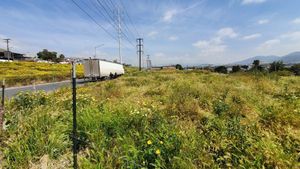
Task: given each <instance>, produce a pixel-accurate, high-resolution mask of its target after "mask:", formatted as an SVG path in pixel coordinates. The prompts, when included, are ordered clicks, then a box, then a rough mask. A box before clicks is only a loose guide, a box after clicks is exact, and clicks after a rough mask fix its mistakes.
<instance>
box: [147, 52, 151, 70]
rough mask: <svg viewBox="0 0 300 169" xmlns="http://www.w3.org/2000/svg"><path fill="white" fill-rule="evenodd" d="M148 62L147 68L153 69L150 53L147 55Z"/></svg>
mask: <svg viewBox="0 0 300 169" xmlns="http://www.w3.org/2000/svg"><path fill="white" fill-rule="evenodd" d="M146 63H147V69H151V68H152V64H151V60H150V55H147V60H146Z"/></svg>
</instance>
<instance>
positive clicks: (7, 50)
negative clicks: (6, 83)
mask: <svg viewBox="0 0 300 169" xmlns="http://www.w3.org/2000/svg"><path fill="white" fill-rule="evenodd" d="M3 40H4V41H5V43H6V52H7V60H10V51H9V41H10V40H11V39H8V38H7V39H3Z"/></svg>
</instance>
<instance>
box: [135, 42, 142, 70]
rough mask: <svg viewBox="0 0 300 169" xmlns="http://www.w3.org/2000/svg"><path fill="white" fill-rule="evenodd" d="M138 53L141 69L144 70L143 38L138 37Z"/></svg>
mask: <svg viewBox="0 0 300 169" xmlns="http://www.w3.org/2000/svg"><path fill="white" fill-rule="evenodd" d="M136 41H137V54H138V55H139V70H140V71H141V70H142V54H143V53H144V52H143V47H144V45H143V38H138V39H137V40H136Z"/></svg>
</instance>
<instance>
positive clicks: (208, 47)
mask: <svg viewBox="0 0 300 169" xmlns="http://www.w3.org/2000/svg"><path fill="white" fill-rule="evenodd" d="M193 46H195V47H197V48H198V49H200V52H201V53H203V54H206V55H215V54H219V53H222V52H224V51H225V50H226V45H224V44H223V43H221V42H218V41H214V40H209V41H205V40H199V41H198V42H196V43H194V44H193Z"/></svg>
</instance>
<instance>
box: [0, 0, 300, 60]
mask: <svg viewBox="0 0 300 169" xmlns="http://www.w3.org/2000/svg"><path fill="white" fill-rule="evenodd" d="M74 1H75V2H76V3H77V4H79V6H81V7H82V8H83V9H85V10H86V11H88V13H89V15H90V16H91V17H92V18H93V19H94V21H96V22H97V23H98V25H97V24H96V23H95V22H94V21H93V20H92V19H91V18H90V17H89V16H87V15H86V14H85V13H84V12H83V11H81V10H80V9H79V8H78V7H77V6H76V5H75V4H74V3H73V2H72V0H51V1H49V0H0V11H1V12H0V18H1V22H0V38H2V39H3V38H10V39H12V40H11V42H10V45H11V50H12V51H16V52H21V53H24V54H27V55H29V56H34V55H36V53H37V52H38V51H41V50H42V49H48V50H51V51H57V52H58V53H62V54H64V55H65V56H66V57H77V58H78V57H80V58H89V57H93V56H94V55H95V46H98V45H101V44H104V46H103V47H99V48H97V57H98V58H102V59H108V60H114V59H118V42H117V36H118V34H117V30H116V29H115V27H114V26H112V25H111V24H110V22H108V20H109V19H110V18H108V17H109V16H106V18H104V17H103V16H101V15H100V12H103V13H104V14H105V11H104V10H103V9H101V7H100V6H99V4H98V2H97V0H74ZM98 1H101V2H102V3H104V2H107V3H109V0H98ZM111 1H112V2H113V3H115V4H118V3H119V0H111ZM121 1H122V4H123V5H124V8H121V10H120V14H121V15H120V16H121V20H122V22H121V27H122V31H123V32H124V33H123V34H122V35H121V37H122V38H121V39H122V40H121V44H122V49H121V55H122V57H123V60H124V62H125V63H129V64H133V65H136V64H137V63H138V60H137V59H138V57H137V52H136V47H135V45H136V38H137V37H141V38H143V39H144V56H147V55H150V59H151V61H152V64H153V65H171V64H177V63H179V64H182V65H184V66H196V65H201V64H227V63H232V62H235V61H240V60H243V59H246V58H250V57H253V56H262V55H263V56H265V55H278V56H283V55H286V54H289V53H291V52H295V51H300V10H299V7H300V1H299V0H121ZM107 10H108V9H107ZM126 12H127V13H126ZM116 13H117V11H114V14H112V15H111V16H110V17H112V19H113V20H114V21H116V20H117V17H116V16H117V15H116ZM127 14H128V16H129V17H130V19H129V17H127ZM107 18H108V19H107ZM125 24H126V25H125ZM99 25H100V26H101V27H102V28H104V29H105V30H106V31H104V30H103V29H102V28H100V26H99ZM126 27H127V29H125V28H126ZM107 32H108V33H107ZM124 35H126V36H124ZM5 45H6V44H5V43H4V41H0V48H5Z"/></svg>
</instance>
